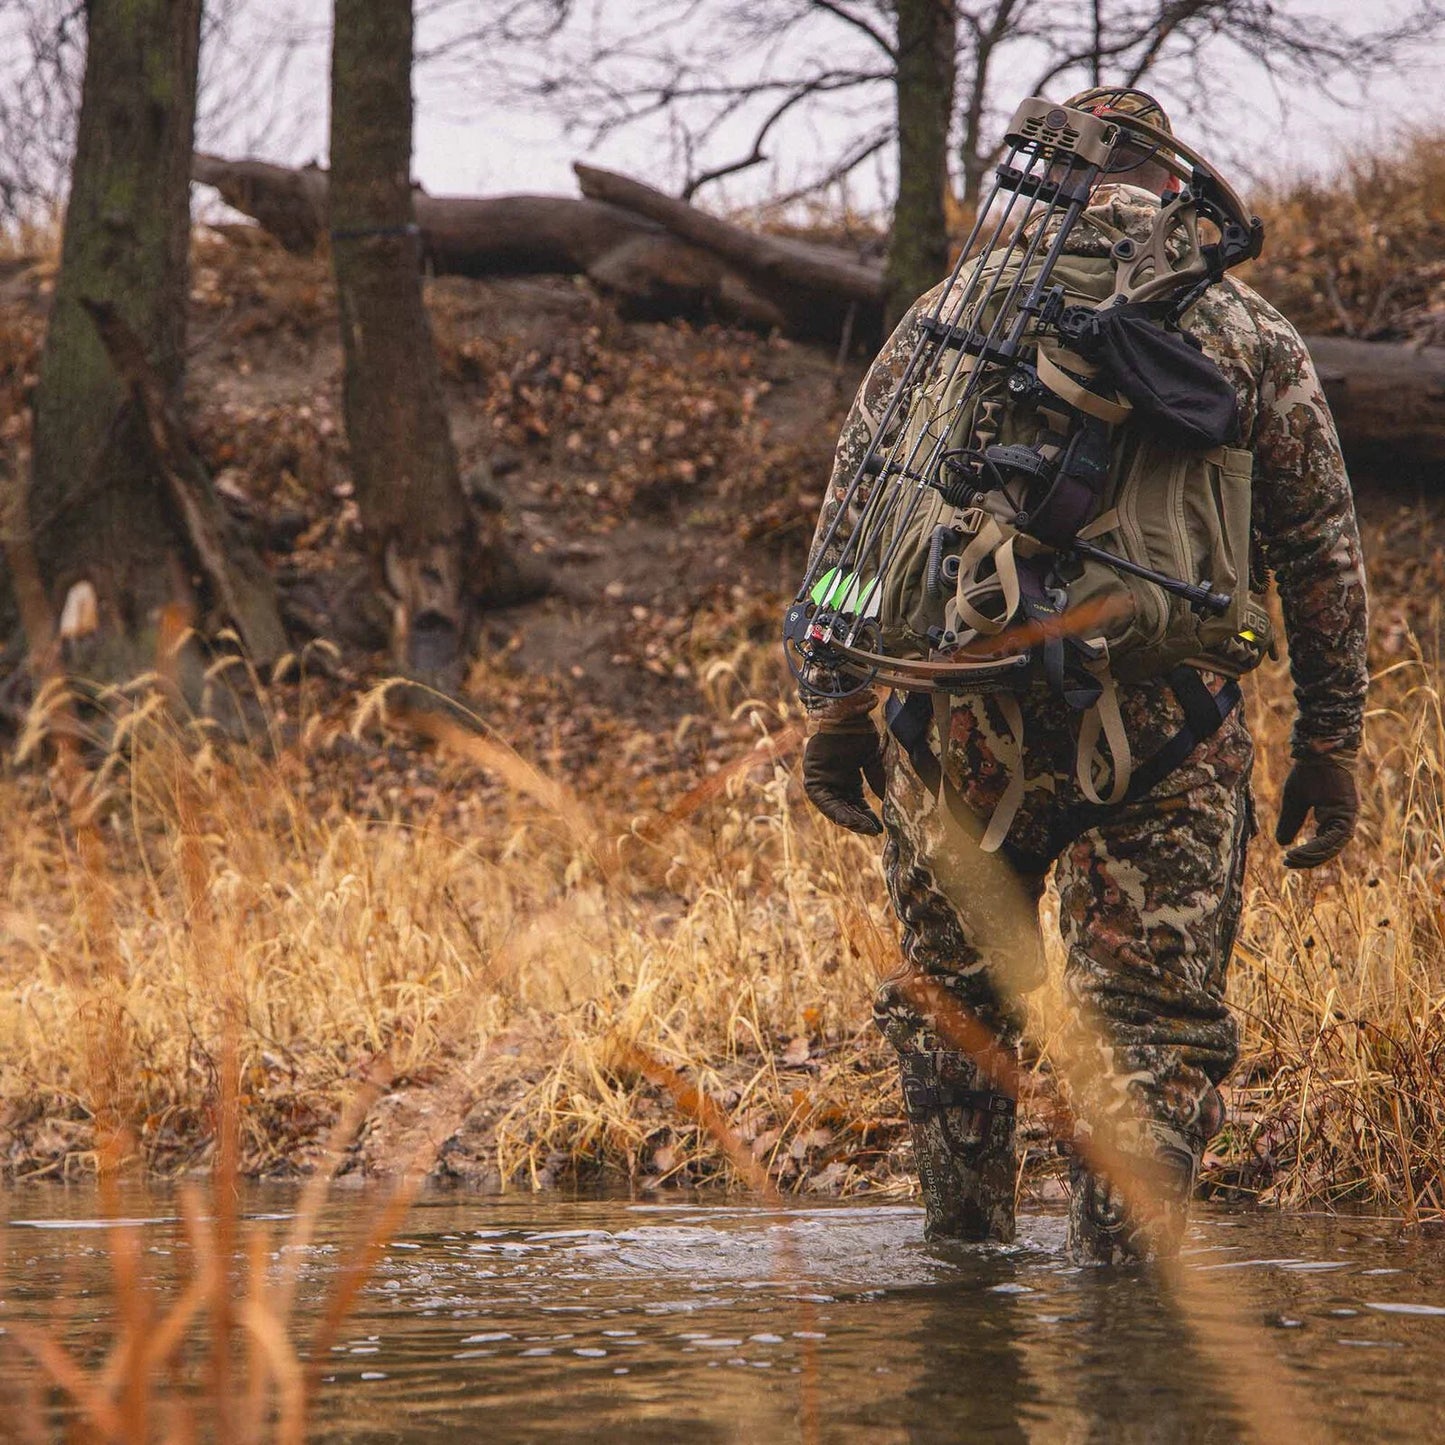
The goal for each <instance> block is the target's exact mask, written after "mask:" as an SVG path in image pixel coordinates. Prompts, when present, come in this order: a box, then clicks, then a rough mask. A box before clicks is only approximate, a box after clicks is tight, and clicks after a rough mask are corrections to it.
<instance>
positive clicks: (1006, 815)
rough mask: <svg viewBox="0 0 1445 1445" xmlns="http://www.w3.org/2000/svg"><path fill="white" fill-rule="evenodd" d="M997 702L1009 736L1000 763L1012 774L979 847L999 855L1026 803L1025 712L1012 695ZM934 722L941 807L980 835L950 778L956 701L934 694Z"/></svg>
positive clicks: (1003, 695)
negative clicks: (954, 702)
mask: <svg viewBox="0 0 1445 1445" xmlns="http://www.w3.org/2000/svg"><path fill="white" fill-rule="evenodd" d="M994 701H995V702H996V703H997V704H998V709H999V711H1000V712H1001V713H1002V714H1003V720H1004V727H1005V729H1006V730H1007V733H1008V736H1007V737H1006V738H1000V739H999V762H1000V764H1002V766H1003V767H1004V769H1005V771H1006V772H1007V773H1008V786H1007V787H1006V788H1005V789H1004V792H1003V797H1001V798H1000V799H999V800H998V804H997V806H996V807H995V808H994V810H993V815H992V816H991V817H990V818H989V820H988V826H987V827H986V828H985V829H984V830H983V837H982V838H980V839H979V843H978V846H979V848H980V850H981V851H983V852H985V853H997V852H998V850H999V849H1000V848H1001V847H1002V846H1003V840H1004V839H1005V838H1006V837H1008V830H1009V829H1010V828H1011V827H1013V821H1014V819H1015V818H1016V817H1018V811H1019V808H1020V807H1021V806H1022V804H1023V800H1024V757H1023V735H1024V716H1023V711H1022V709H1021V708H1020V707H1019V702H1018V699H1017V698H1016V697H1015V696H1014V695H1013V694H1012V693H1009V692H1001V693H998V694H997V695H996V696H995V697H994ZM933 721H934V726H935V727H936V728H937V729H938V805H939V807H941V808H943V809H945V810H946V811H947V812H948V813H949V815H950V816H951V817H953V818H954V820H955V821H956V822H957V823H958V824H959V826H960V827H961V828H963V829H964V830H965V831H969V832H973V831H976V830H977V824H976V823H975V822H974V821H973V819H972V816H971V815H970V814H969V813H968V805H967V804H966V803H965V802H964V801H963V798H962V796H961V795H960V794H959V791H958V789H957V788H955V787H954V786H953V783H952V782H951V781H950V780H949V776H948V738H949V733H950V732H951V731H952V728H953V698H952V696H951V695H950V694H948V693H946V692H936V693H934V694H933Z"/></svg>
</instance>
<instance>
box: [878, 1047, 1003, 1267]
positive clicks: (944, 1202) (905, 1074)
mask: <svg viewBox="0 0 1445 1445" xmlns="http://www.w3.org/2000/svg"><path fill="white" fill-rule="evenodd" d="M899 1065H900V1071H901V1074H902V1079H903V1109H904V1113H905V1114H906V1115H907V1116H908V1124H909V1128H910V1131H911V1132H912V1135H913V1157H914V1159H915V1161H916V1162H917V1166H918V1182H919V1184H920V1186H921V1187H922V1190H923V1207H924V1214H925V1218H924V1224H923V1236H924V1238H925V1239H930V1240H945V1239H955V1240H969V1241H978V1240H997V1241H999V1242H1001V1243H1007V1242H1008V1241H1009V1240H1011V1239H1012V1238H1013V1237H1014V1189H1015V1186H1016V1184H1017V1180H1018V1151H1017V1147H1016V1145H1015V1142H1014V1101H1013V1100H1012V1099H1011V1098H1009V1097H1008V1095H1006V1094H1000V1093H997V1092H995V1091H993V1090H991V1089H989V1088H987V1087H986V1085H985V1084H984V1082H983V1079H982V1076H981V1074H980V1072H979V1069H978V1066H977V1065H976V1064H975V1063H974V1061H973V1059H972V1058H971V1057H970V1056H969V1055H968V1054H964V1053H953V1052H946V1051H941V1050H940V1051H937V1052H932V1053H906V1054H902V1055H900V1057H899Z"/></svg>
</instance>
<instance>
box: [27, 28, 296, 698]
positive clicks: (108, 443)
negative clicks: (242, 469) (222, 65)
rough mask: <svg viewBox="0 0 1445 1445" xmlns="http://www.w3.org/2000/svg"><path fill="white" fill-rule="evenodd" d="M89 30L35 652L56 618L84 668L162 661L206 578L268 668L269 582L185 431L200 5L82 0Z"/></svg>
mask: <svg viewBox="0 0 1445 1445" xmlns="http://www.w3.org/2000/svg"><path fill="white" fill-rule="evenodd" d="M85 22H86V27H87V31H88V34H87V38H86V46H85V67H84V83H83V87H82V97H81V106H80V120H79V126H78V134H77V139H76V148H75V159H74V166H73V169H72V172H71V184H70V201H69V205H68V207H67V210H66V217H65V230H64V236H63V239H62V243H61V255H60V275H59V279H58V281H57V284H56V290H55V299H54V303H53V306H52V309H51V315H50V323H49V326H48V328H47V331H46V338H45V348H44V352H43V355H42V358H41V364H40V380H39V384H38V386H37V388H36V392H35V427H34V451H33V466H32V475H31V483H30V488H29V495H28V498H27V506H26V509H25V510H26V511H27V513H28V536H26V537H24V538H23V539H21V546H22V548H23V552H24V556H25V569H26V570H27V571H28V572H31V573H32V574H33V576H34V577H35V578H36V586H35V587H34V588H32V589H31V590H32V592H33V593H38V592H39V591H40V590H41V589H43V593H44V596H43V598H42V597H40V596H38V595H37V596H36V597H35V602H36V605H35V606H33V607H31V608H30V609H29V611H30V616H29V617H28V618H27V630H29V631H30V632H31V633H32V635H31V637H30V646H31V649H32V651H36V650H39V649H42V648H44V647H45V645H46V644H47V643H48V641H49V639H48V637H46V636H43V635H36V634H45V633H48V632H49V630H50V627H51V625H52V622H53V619H54V618H55V617H56V616H57V615H59V616H60V617H61V619H62V623H61V632H62V634H64V633H65V632H66V630H67V628H68V629H69V630H70V632H71V633H72V634H73V635H74V636H76V637H77V639H80V638H82V637H83V639H84V643H83V649H84V657H83V666H84V669H85V670H86V671H87V672H89V673H90V674H91V675H93V676H103V677H123V676H127V675H129V674H131V673H133V672H135V671H138V670H140V669H142V668H145V667H148V666H151V665H153V664H154V663H155V660H156V657H157V652H158V647H159V644H160V641H161V639H162V638H163V636H164V635H165V631H166V627H167V621H166V614H167V610H168V609H171V608H174V609H176V612H175V621H177V622H190V621H191V620H192V619H199V612H200V609H199V608H198V607H197V605H196V604H197V602H198V601H201V600H204V599H203V598H202V597H201V589H200V588H198V586H197V582H198V579H200V578H204V579H205V580H206V582H207V583H208V584H209V587H210V589H211V590H212V593H213V598H212V600H215V601H217V602H218V603H219V605H220V609H221V610H222V611H224V612H225V613H226V614H228V615H229V617H230V620H231V621H233V622H235V623H236V625H237V626H238V627H239V628H240V630H241V633H242V635H243V637H244V639H245V640H246V641H247V643H248V644H250V645H251V647H252V651H253V652H254V653H255V654H256V655H257V657H258V660H260V661H262V662H266V661H270V660H272V659H273V658H274V657H275V656H276V655H277V654H278V653H279V651H280V649H281V647H282V646H283V645H284V638H283V637H282V635H281V629H280V620H279V617H278V615H277V613H276V609H275V603H274V596H273V594H272V593H271V591H270V585H269V581H268V580H266V579H264V578H258V577H257V575H256V573H255V572H254V571H251V570H248V569H247V568H246V567H244V566H241V565H239V564H238V563H237V560H236V556H233V555H232V546H231V544H232V542H233V540H234V539H233V538H232V537H231V536H230V535H229V534H228V532H227V529H226V526H225V523H224V520H223V517H222V515H221V513H220V511H219V508H218V507H217V505H216V500H215V496H214V493H212V492H211V490H210V487H209V482H208V480H207V479H206V478H205V476H204V475H203V474H201V473H200V472H199V470H198V469H197V468H196V467H195V464H194V462H193V460H192V458H191V457H190V454H189V451H188V449H187V448H186V446H185V442H184V437H183V436H182V435H181V433H180V429H179V426H178V424H177V423H176V412H177V410H178V408H179V403H180V398H181V388H182V382H183V377H184V366H185V334H186V306H187V300H188V275H189V268H188V249H189V242H190V159H191V146H192V131H193V125H194V118H195V95H196V66H197V53H198V47H199V39H200V22H201V0H88V3H87V4H86V6H85ZM11 540H14V539H13V538H7V542H9V541H11ZM240 550H241V549H237V552H239V551H240ZM17 575H18V574H17Z"/></svg>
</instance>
